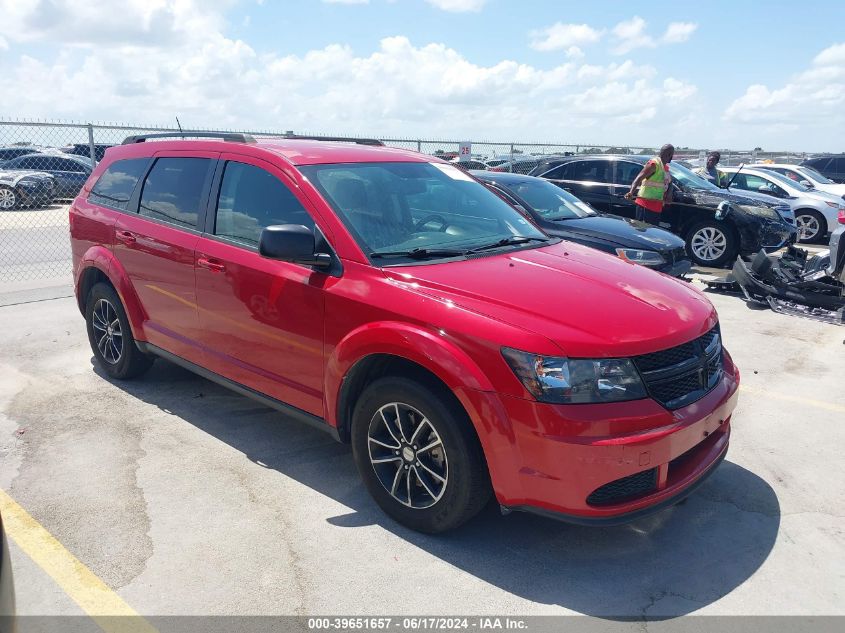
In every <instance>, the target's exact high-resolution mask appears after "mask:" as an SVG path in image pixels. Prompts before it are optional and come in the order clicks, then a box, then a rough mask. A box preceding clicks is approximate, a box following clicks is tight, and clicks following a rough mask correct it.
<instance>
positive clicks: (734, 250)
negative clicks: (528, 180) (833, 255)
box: [531, 154, 798, 267]
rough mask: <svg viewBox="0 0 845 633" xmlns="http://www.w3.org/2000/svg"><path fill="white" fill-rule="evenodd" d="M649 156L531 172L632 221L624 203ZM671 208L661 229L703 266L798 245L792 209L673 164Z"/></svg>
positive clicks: (594, 159)
mask: <svg viewBox="0 0 845 633" xmlns="http://www.w3.org/2000/svg"><path fill="white" fill-rule="evenodd" d="M648 159H649V157H648V156H629V155H624V156H615V155H608V154H595V155H584V156H571V157H567V158H563V159H554V160H547V161H545V162H544V163H543V164H541V165H538V166H537V168H536V169H535V170H534V171H532V172H531V175H532V176H540V177H541V178H544V179H546V180H549V181H551V182H553V183H554V184H555V185H557V186H558V187H560V188H561V189H564V190H566V191H569V192H570V193H572V194H573V195H575V196H577V197H578V198H580V199H581V200H583V201H584V202H587V203H589V204H590V205H591V206H592V207H594V208H596V209H597V210H599V211H605V212H608V213H613V214H614V215H621V216H624V217H629V218H632V217H634V215H635V213H636V208H635V206H634V203H633V202H632V201H630V200H627V199H626V198H625V194H626V193H627V192H628V191H629V190H630V188H631V183H633V182H634V179H635V178H636V177H637V174H639V173H640V170H641V169H642V168H643V166H644V165H645V164H646V162H647V161H648ZM669 173H671V174H672V203H671V204H669V205H668V206H666V207H665V208H664V209H663V213H661V214H660V226H661V227H663V228H666V229H669V230H670V231H672V232H673V233H675V234H676V235H680V236H681V237H682V238H684V239H685V240H686V244H687V252H688V253H689V254H690V256H691V257H692V260H693V261H694V262H696V263H697V264H700V265H702V266H714V267H719V266H724V265H725V264H727V263H729V262H732V261H734V260H735V259H736V257H737V255H753V254H755V253H757V252H758V251H759V250H760V249H763V250H765V251H766V252H772V251H776V250H778V249H780V248H782V247H784V246H786V245H787V244H791V243H792V242H794V241H795V239H796V236H797V235H798V231H797V229H796V228H795V225H794V224H793V223H791V222H790V219H791V218H792V216H793V214H792V212H791V210H790V208H789V206H788V205H787V204H785V203H783V202H781V201H780V200H778V199H776V198H772V199H771V201H770V202H765V201H763V200H760V199H759V195H757V196H756V197H755V198H752V197H749V196H746V195H737V194H735V193H734V192H732V191H726V190H725V189H719V188H718V187H716V185H714V184H713V183H710V182H708V181H707V180H704V179H703V178H701V177H700V176H698V175H696V174H694V173H693V172H691V171H690V170H689V169H687V168H686V167H684V166H682V165H680V164H677V163H675V162H674V161H673V162H672V163H670V165H669Z"/></svg>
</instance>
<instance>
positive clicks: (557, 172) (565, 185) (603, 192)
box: [542, 159, 613, 213]
mask: <svg viewBox="0 0 845 633" xmlns="http://www.w3.org/2000/svg"><path fill="white" fill-rule="evenodd" d="M542 177H543V178H545V179H547V180H550V181H552V182H553V183H555V184H556V185H557V186H558V187H561V188H562V189H565V190H566V191H568V192H570V193H572V194H573V195H575V196H577V197H578V198H580V199H581V200H583V201H584V202H586V203H588V204H590V205H592V206H593V207H594V208H596V209H597V210H599V211H602V212H605V213H607V212H609V211H610V210H611V206H610V192H611V187H612V184H613V161H610V160H589V159H588V160H575V161H572V162H569V163H564V164H563V165H559V166H558V167H556V168H554V169H552V170H551V171H549V172H547V173H545V174H543V175H542Z"/></svg>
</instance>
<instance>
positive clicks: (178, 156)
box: [114, 152, 218, 364]
mask: <svg viewBox="0 0 845 633" xmlns="http://www.w3.org/2000/svg"><path fill="white" fill-rule="evenodd" d="M217 156H218V154H217V153H211V152H192V153H191V155H190V157H188V156H185V155H184V153H180V152H161V153H157V154H156V155H155V157H154V161H153V162H152V164H151V166H150V169H149V170H148V172H147V174H146V175H145V178H144V180H143V183H142V186H141V187H139V190H138V193H137V194H136V196H135V198H136V200H135V201H133V207H134V208H132V209H131V210H132V211H133V212H129V213H120V214H118V216H117V219H116V221H115V227H114V231H115V233H114V236H115V237H114V254H115V256H116V257H117V259H118V261H119V262H120V263H121V265H122V266H123V268H124V269H125V270H126V273H127V274H128V275H129V278H130V280H131V282H132V285H133V287H134V288H135V291H136V293H137V295H138V300H139V302H140V304H141V309H142V310H143V312H144V321H143V328H144V331H143V337H144V339H145V340H146V341H147V342H149V343H151V344H153V345H156V346H157V347H160V348H162V349H164V350H166V351H168V352H171V353H172V354H175V355H177V356H180V357H182V358H184V359H186V360H189V361H191V362H194V363H197V364H203V363H204V360H205V357H204V354H203V351H202V348H201V346H200V345H199V344H198V340H199V338H200V333H199V327H200V325H199V319H198V317H197V304H196V287H195V273H194V259H195V255H194V251H195V248H196V244H197V241H198V240H199V235H200V231H199V230H198V228H197V226H198V224H199V222H201V221H202V220H203V219H204V215H203V211H204V208H205V206H206V201H207V197H208V190H209V188H210V184H211V176H212V174H213V168H214V165H215V163H216V158H217ZM174 161H175V162H174ZM182 161H189V162H187V163H185V162H182ZM183 165H185V166H186V167H184V168H183V169H179V167H181V166H183ZM177 181H178V182H179V183H180V184H179V185H178V187H180V188H179V189H177V188H176V185H175V184H174V183H176V182H177ZM159 182H161V183H162V184H161V185H159V184H158V183H159ZM159 186H160V187H161V188H162V189H165V188H166V189H168V190H172V191H178V192H179V193H178V194H177V195H176V196H172V199H173V200H175V203H173V202H172V200H171V196H170V194H168V196H167V197H165V196H164V195H162V196H161V197H159V198H157V197H156V195H155V191H156V189H157V187H159ZM197 189H199V191H197ZM138 199H140V200H138ZM163 200H164V201H165V202H162V201H163ZM168 205H171V206H172V207H175V208H178V209H181V211H180V213H181V215H179V216H177V215H176V211H174V210H173V209H172V208H171V206H168ZM194 206H195V209H194ZM189 211H195V212H196V213H195V216H194V221H193V223H192V225H191V222H190V219H189V216H190V213H189ZM167 213H170V214H171V219H170V220H168V219H167V217H166V214H167ZM177 220H178V221H177Z"/></svg>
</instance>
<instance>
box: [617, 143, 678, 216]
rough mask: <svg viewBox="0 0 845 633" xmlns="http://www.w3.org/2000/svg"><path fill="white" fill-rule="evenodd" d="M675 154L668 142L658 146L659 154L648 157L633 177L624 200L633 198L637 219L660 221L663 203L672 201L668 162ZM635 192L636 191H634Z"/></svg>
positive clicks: (673, 148)
mask: <svg viewBox="0 0 845 633" xmlns="http://www.w3.org/2000/svg"><path fill="white" fill-rule="evenodd" d="M674 156H675V147H674V146H673V145H671V144H669V143H667V144H666V145H664V146H663V147H661V148H660V154H659V155H658V156H655V157H654V158H652V159H650V160H649V161H648V162H647V163H646V164H645V166H644V167H643V168H642V170H640V173H639V174H637V177H636V178H634V182H632V183H631V190H630V191H629V192H628V193H626V194H625V199H626V200H634V198H635V196H636V199H635V200H634V204H635V205H636V207H637V215H636V217H637V219H638V220H640V221H642V222H648V223H649V224H659V223H660V213H661V212H662V211H663V205H664V204H669V203H670V202H671V201H672V188H671V186H670V185H671V184H672V176H671V174H670V173H669V163H671V162H672V158H673V157H674ZM635 192H636V193H635Z"/></svg>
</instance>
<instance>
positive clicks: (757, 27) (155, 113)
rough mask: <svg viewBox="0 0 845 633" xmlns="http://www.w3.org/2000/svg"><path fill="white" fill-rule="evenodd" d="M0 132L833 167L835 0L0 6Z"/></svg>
mask: <svg viewBox="0 0 845 633" xmlns="http://www.w3.org/2000/svg"><path fill="white" fill-rule="evenodd" d="M0 15H2V19H0V72H2V76H3V77H4V78H5V80H6V85H7V86H13V87H14V90H5V91H3V95H2V97H0V117H3V118H7V119H16V118H22V117H25V118H48V119H70V120H76V121H89V120H92V121H113V122H125V123H133V124H134V123H143V124H147V125H151V124H163V125H172V124H173V121H174V116H176V115H178V116H179V118H180V119H181V121H182V124H183V126H186V127H187V126H190V127H231V128H239V129H271V130H296V131H309V132H325V133H344V134H351V133H358V134H367V135H377V136H409V137H414V138H416V137H423V138H453V139H454V138H464V139H475V140H496V141H510V140H521V141H548V142H567V143H583V144H590V143H592V144H618V145H628V144H630V145H651V146H653V145H659V144H662V143H664V142H674V143H675V144H676V145H683V146H696V147H732V148H751V147H755V146H760V147H762V148H763V149H766V150H806V151H842V150H843V149H844V148H843V147H842V144H843V139H845V134H843V133H845V35H843V34H841V31H842V25H843V23H845V2H830V1H824V2H822V1H816V2H812V1H808V2H804V3H800V4H796V3H794V2H791V3H786V2H780V1H778V0H768V1H767V2H765V3H758V2H736V1H723V0H708V1H707V2H699V3H685V2H684V3H682V2H669V3H662V4H654V3H651V4H649V3H644V4H643V3H632V2H615V1H607V0H590V1H589V2H581V1H579V2H575V1H570V0H550V1H544V0H523V1H521V2H516V1H514V0H286V1H284V2H282V1H273V0H240V1H238V0H121V1H108V0H86V1H85V2H78V1H71V0H0Z"/></svg>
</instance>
